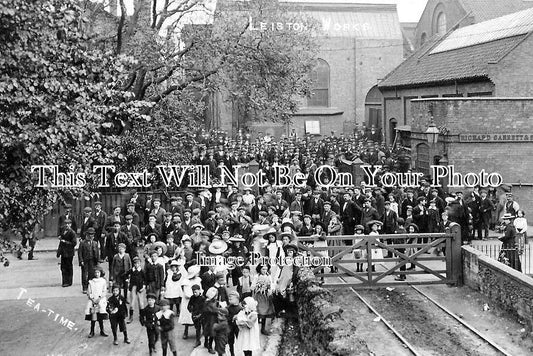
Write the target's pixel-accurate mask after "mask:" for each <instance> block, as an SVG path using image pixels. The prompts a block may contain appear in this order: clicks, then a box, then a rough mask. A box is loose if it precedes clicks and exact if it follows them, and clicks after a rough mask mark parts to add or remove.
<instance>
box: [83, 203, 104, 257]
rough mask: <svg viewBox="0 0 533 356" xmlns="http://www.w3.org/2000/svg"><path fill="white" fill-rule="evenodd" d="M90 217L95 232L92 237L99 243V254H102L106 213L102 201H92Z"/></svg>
mask: <svg viewBox="0 0 533 356" xmlns="http://www.w3.org/2000/svg"><path fill="white" fill-rule="evenodd" d="M92 218H93V219H94V222H95V224H94V230H95V231H96V234H95V235H94V239H95V240H96V241H97V242H98V243H99V244H100V256H103V255H104V247H105V234H106V232H105V231H104V228H105V224H106V222H107V214H106V213H105V211H103V210H102V202H100V201H97V202H95V203H94V210H93V213H92ZM82 238H83V237H82Z"/></svg>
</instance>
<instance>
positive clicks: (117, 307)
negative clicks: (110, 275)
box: [107, 284, 130, 345]
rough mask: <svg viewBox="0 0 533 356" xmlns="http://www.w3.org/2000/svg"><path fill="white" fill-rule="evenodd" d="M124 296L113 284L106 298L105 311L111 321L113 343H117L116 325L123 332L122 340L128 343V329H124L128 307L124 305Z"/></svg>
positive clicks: (125, 302) (116, 285) (118, 287)
mask: <svg viewBox="0 0 533 356" xmlns="http://www.w3.org/2000/svg"><path fill="white" fill-rule="evenodd" d="M126 304H127V301H126V298H125V297H123V296H122V295H120V286H119V285H118V284H115V285H114V286H113V295H112V296H111V297H109V299H108V300H107V313H108V314H109V321H110V322H111V331H112V332H113V345H118V341H117V326H118V327H119V330H120V331H121V332H122V333H123V334H124V342H125V343H126V344H129V343H130V341H129V340H128V331H127V330H126V323H125V319H126V315H127V314H128V308H127V307H126Z"/></svg>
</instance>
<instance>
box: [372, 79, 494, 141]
mask: <svg viewBox="0 0 533 356" xmlns="http://www.w3.org/2000/svg"><path fill="white" fill-rule="evenodd" d="M493 91H494V84H493V83H492V82H490V81H480V82H475V83H458V84H457V86H455V85H440V86H431V87H419V88H408V89H398V90H389V89H387V90H385V89H384V90H382V93H383V97H384V104H383V107H384V114H383V115H384V121H385V123H384V127H385V128H386V132H389V127H388V126H389V121H390V119H392V118H395V119H396V120H397V122H398V125H412V123H413V114H412V112H411V100H413V99H420V98H422V97H423V96H428V95H437V96H438V97H442V96H443V95H453V94H457V93H459V94H460V95H462V96H464V97H466V96H468V94H472V93H486V92H493Z"/></svg>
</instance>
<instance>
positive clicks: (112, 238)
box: [105, 221, 128, 271]
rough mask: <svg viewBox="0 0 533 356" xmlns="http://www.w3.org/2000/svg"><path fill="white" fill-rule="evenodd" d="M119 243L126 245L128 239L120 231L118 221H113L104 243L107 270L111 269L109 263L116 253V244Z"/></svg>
mask: <svg viewBox="0 0 533 356" xmlns="http://www.w3.org/2000/svg"><path fill="white" fill-rule="evenodd" d="M120 243H123V244H125V245H126V246H128V239H127V237H126V235H125V234H124V233H123V232H122V231H120V222H118V221H115V224H114V228H113V231H112V232H110V233H109V234H108V235H107V237H106V243H105V252H106V253H105V257H107V261H108V262H109V271H111V263H112V262H113V257H114V256H115V255H116V254H117V253H118V245H119V244H120Z"/></svg>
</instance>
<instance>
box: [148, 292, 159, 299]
mask: <svg viewBox="0 0 533 356" xmlns="http://www.w3.org/2000/svg"><path fill="white" fill-rule="evenodd" d="M146 299H153V300H157V297H156V296H155V294H153V293H148V294H147V295H146Z"/></svg>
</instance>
